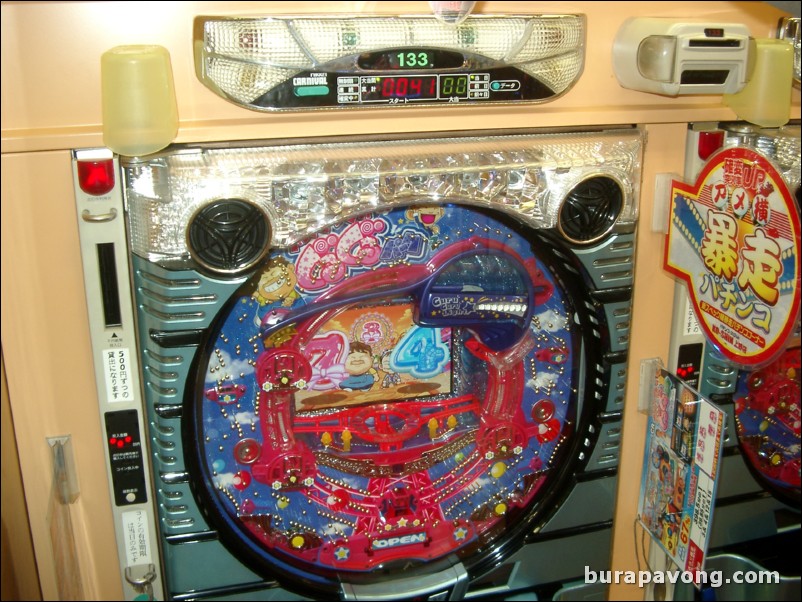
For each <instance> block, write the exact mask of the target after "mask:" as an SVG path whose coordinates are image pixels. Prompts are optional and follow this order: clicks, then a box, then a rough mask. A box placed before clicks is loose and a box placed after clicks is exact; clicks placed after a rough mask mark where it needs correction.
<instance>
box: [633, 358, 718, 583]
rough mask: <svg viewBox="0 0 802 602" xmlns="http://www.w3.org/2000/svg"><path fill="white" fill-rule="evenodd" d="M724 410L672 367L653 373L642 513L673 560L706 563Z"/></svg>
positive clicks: (693, 567) (693, 566)
mask: <svg viewBox="0 0 802 602" xmlns="http://www.w3.org/2000/svg"><path fill="white" fill-rule="evenodd" d="M723 429H724V412H723V411H721V410H720V409H719V408H718V407H717V406H716V405H714V404H712V403H710V402H709V401H707V400H706V399H704V398H702V397H700V395H699V393H697V392H696V391H695V390H694V389H692V388H691V387H690V386H688V385H687V384H686V383H684V382H683V381H682V380H680V379H679V378H678V377H676V376H675V375H673V374H670V373H669V372H667V371H665V370H663V369H658V370H657V371H656V374H655V378H654V383H653V389H652V400H651V412H650V416H649V430H648V432H647V435H646V446H645V458H644V463H643V476H642V479H641V491H640V499H639V502H638V517H639V519H640V522H641V523H642V524H643V526H644V527H645V528H646V530H647V531H648V532H649V534H650V535H651V536H652V538H653V539H654V540H655V541H656V542H657V543H658V544H659V545H660V546H661V547H662V548H663V550H665V552H666V554H668V556H669V557H670V558H671V560H672V561H673V562H674V563H675V564H676V565H677V566H678V567H680V568H681V569H683V570H686V571H699V570H702V569H703V568H704V562H705V558H706V555H707V543H708V537H709V534H710V526H711V524H712V522H713V500H714V499H715V493H716V483H717V480H718V472H719V463H720V461H721V447H722V437H723Z"/></svg>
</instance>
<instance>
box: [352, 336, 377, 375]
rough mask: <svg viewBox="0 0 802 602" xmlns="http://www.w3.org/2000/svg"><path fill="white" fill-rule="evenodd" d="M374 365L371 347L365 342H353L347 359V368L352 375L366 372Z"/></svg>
mask: <svg viewBox="0 0 802 602" xmlns="http://www.w3.org/2000/svg"><path fill="white" fill-rule="evenodd" d="M372 367H373V355H372V353H371V350H370V347H369V346H368V345H365V344H364V343H352V344H351V350H350V351H349V352H348V357H347V358H346V360H345V370H346V371H347V372H348V374H351V375H352V376H358V375H360V374H365V373H366V372H368V371H369V370H370V369H371V368H372Z"/></svg>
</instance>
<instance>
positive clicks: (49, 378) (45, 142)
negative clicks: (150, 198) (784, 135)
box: [0, 2, 799, 600]
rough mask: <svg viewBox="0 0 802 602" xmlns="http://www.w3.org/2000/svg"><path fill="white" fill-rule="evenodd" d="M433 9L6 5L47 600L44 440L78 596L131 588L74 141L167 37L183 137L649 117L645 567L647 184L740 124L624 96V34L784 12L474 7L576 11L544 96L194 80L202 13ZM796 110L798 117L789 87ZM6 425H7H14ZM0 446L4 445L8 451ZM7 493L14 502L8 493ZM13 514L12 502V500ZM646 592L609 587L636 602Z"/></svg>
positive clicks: (8, 301)
mask: <svg viewBox="0 0 802 602" xmlns="http://www.w3.org/2000/svg"><path fill="white" fill-rule="evenodd" d="M321 10H324V11H326V12H345V13H349V12H360V11H361V12H364V13H373V12H380V13H425V12H427V11H428V3H426V2H326V3H313V2H225V3H222V2H220V3H218V2H171V3H158V4H157V3H155V2H36V3H29V2H3V4H2V19H1V20H0V23H1V25H0V26H1V27H2V180H1V183H2V220H1V221H0V227H1V228H2V279H3V281H2V298H1V300H2V306H1V307H2V345H3V353H4V356H5V361H6V369H7V377H8V391H9V396H10V402H11V412H12V413H13V425H14V430H15V433H16V439H17V442H18V446H19V455H20V465H21V468H22V476H23V483H24V491H25V498H26V501H27V508H28V512H29V515H30V519H31V534H32V540H33V546H34V550H35V556H36V562H37V564H38V570H39V575H40V579H41V590H42V594H43V597H44V598H45V599H56V597H57V585H56V577H55V569H54V563H53V557H52V552H51V544H50V533H49V527H48V521H47V501H48V499H49V495H50V491H49V488H50V479H49V476H48V475H49V471H50V467H51V460H50V450H49V447H48V445H47V443H46V438H47V437H53V436H60V435H66V434H70V435H72V437H73V445H74V452H75V460H76V466H77V471H78V481H79V485H80V490H81V494H80V497H79V498H78V500H77V502H76V503H75V504H74V505H73V507H72V508H71V510H72V518H73V523H74V525H75V536H76V547H77V551H78V560H79V563H80V567H81V577H82V581H83V586H84V591H85V593H86V595H87V597H88V598H89V599H103V600H115V599H119V597H120V595H121V586H120V576H119V570H118V568H117V566H118V565H117V558H116V547H115V544H114V542H113V541H112V537H113V529H112V519H111V505H110V501H109V493H108V487H107V483H106V481H105V477H104V475H105V467H104V460H103V457H104V456H103V437H102V432H101V428H100V419H99V416H98V412H97V401H96V393H95V387H94V378H93V371H92V366H91V353H90V343H89V333H88V324H87V318H86V304H85V300H84V296H83V289H82V273H81V264H80V253H79V247H78V231H77V219H76V215H75V209H74V199H73V194H72V187H71V186H72V184H71V177H70V163H69V161H70V156H69V152H67V151H68V149H71V148H79V147H87V146H100V145H102V142H103V141H102V136H101V128H100V123H101V116H100V77H99V59H100V55H101V54H102V52H104V51H106V50H108V49H109V48H111V47H113V46H116V45H120V44H138V43H156V44H160V45H163V46H165V47H166V48H168V50H169V51H170V53H171V56H172V62H173V70H174V73H175V79H176V88H177V95H178V104H179V116H180V131H179V134H178V141H182V142H189V141H208V140H220V139H255V138H279V137H302V136H312V135H314V136H321V135H337V134H362V133H394V132H417V131H420V132H427V131H447V130H463V129H504V128H533V127H556V126H575V125H579V126H583V125H595V124H619V123H620V124H626V123H637V124H643V125H645V127H646V130H647V132H648V135H649V139H648V144H647V151H646V158H645V165H644V180H643V186H642V191H643V194H642V197H641V228H640V233H639V237H638V257H637V266H636V285H635V286H636V293H635V304H634V319H633V324H632V345H631V359H630V369H629V373H630V375H632V376H631V378H630V385H629V390H628V392H627V409H626V412H625V427H624V440H623V450H622V463H621V469H620V473H621V475H622V478H621V479H620V489H619V497H618V500H619V501H618V508H617V516H616V530H615V541H614V544H615V545H614V554H613V561H614V567H613V568H614V569H618V570H635V569H636V568H637V564H636V558H635V550H634V545H633V542H634V536H633V522H634V519H635V506H636V502H637V492H638V486H639V475H640V467H641V458H642V446H643V436H644V432H643V431H644V425H645V419H644V417H643V416H642V415H640V414H638V413H637V410H636V405H637V374H638V372H639V363H640V360H641V359H642V358H648V357H655V356H659V357H663V358H664V359H666V353H667V349H668V328H669V324H668V316H669V315H670V311H671V307H670V303H671V298H672V294H671V293H672V291H673V280H671V278H670V277H668V276H667V275H666V274H665V273H663V271H662V270H661V269H660V265H661V253H662V240H663V239H662V236H661V235H659V234H655V233H653V232H651V231H650V228H649V226H650V224H651V212H652V204H653V199H652V188H653V176H654V174H655V173H660V172H671V171H674V172H681V171H682V155H683V149H684V137H685V128H686V125H685V124H687V122H689V121H713V120H719V119H723V120H730V119H734V118H735V117H736V116H735V115H734V114H733V113H732V112H731V111H730V110H729V109H727V108H725V107H724V106H723V105H722V104H721V97H718V96H695V97H683V98H674V99H672V98H664V97H660V96H655V95H650V94H645V93H640V92H635V91H631V90H623V89H621V88H620V87H619V86H618V84H617V82H616V80H615V77H614V75H613V72H612V69H611V64H610V53H611V47H612V39H613V37H614V35H615V32H616V30H617V29H618V27H619V25H620V23H621V22H622V21H623V19H624V18H626V17H627V16H630V15H632V14H635V13H637V14H641V15H648V16H675V17H678V18H688V17H697V18H707V19H711V20H717V21H733V22H742V23H745V24H746V25H748V26H749V27H750V30H751V32H752V34H753V35H755V36H758V37H770V36H772V35H773V30H774V27H775V24H776V22H777V19H778V17H779V16H780V13H779V12H778V11H776V10H775V9H773V8H771V7H769V6H768V5H766V4H765V3H762V2H640V3H637V4H636V3H629V2H627V3H624V2H604V3H602V2H480V3H479V10H481V11H483V12H486V13H516V12H535V13H537V12H546V13H553V12H561V11H563V12H582V13H585V14H587V16H588V48H587V59H586V65H585V71H584V74H583V76H582V78H581V80H580V81H579V83H578V84H577V85H576V86H575V87H574V88H573V89H572V90H570V91H569V92H568V93H567V94H566V95H565V96H564V97H562V98H560V99H558V100H556V101H554V102H552V103H548V104H543V105H520V106H505V107H501V108H499V107H470V108H467V107H460V108H459V109H458V110H449V109H448V108H445V107H436V108H413V109H404V110H400V111H394V110H392V109H389V108H387V109H369V110H363V111H354V112H343V111H341V112H337V113H336V114H335V113H331V112H325V111H323V112H316V113H314V114H310V113H281V114H262V113H252V112H248V111H245V110H244V109H240V108H237V107H235V106H233V105H231V104H229V103H227V102H226V101H224V100H222V99H220V98H217V97H216V96H214V95H213V94H212V93H211V92H209V91H208V90H207V89H206V88H204V87H203V86H202V85H201V84H200V83H199V82H198V81H197V80H196V78H195V75H194V68H193V64H192V54H191V50H192V48H191V34H192V19H193V18H194V16H196V15H200V14H237V13H266V12H268V11H271V12H274V13H283V14H298V13H305V12H310V11H321ZM793 94H794V107H793V109H792V111H793V113H794V114H795V115H796V114H798V112H799V92H798V91H796V90H795V91H794V93H793ZM4 424H5V418H4ZM4 449H5V448H4ZM4 499H5V498H4ZM4 510H5V503H4ZM642 594H643V592H642V591H640V590H638V589H637V588H635V587H634V586H619V587H616V588H614V589H613V591H612V592H611V597H613V598H619V599H640V598H641V597H642Z"/></svg>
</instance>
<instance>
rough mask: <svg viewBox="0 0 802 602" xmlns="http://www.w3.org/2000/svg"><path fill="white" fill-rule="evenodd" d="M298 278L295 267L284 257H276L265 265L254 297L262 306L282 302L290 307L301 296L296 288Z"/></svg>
mask: <svg viewBox="0 0 802 602" xmlns="http://www.w3.org/2000/svg"><path fill="white" fill-rule="evenodd" d="M296 284H298V278H297V277H296V275H295V269H294V267H293V266H292V264H290V263H289V262H288V261H287V260H286V259H284V258H283V257H274V258H273V259H271V260H270V261H269V262H268V263H267V265H266V266H265V269H264V271H263V272H262V275H261V276H260V277H259V284H258V285H257V287H256V291H255V292H254V293H253V298H254V299H255V300H256V301H257V302H258V303H259V305H260V306H265V305H271V304H273V303H279V302H280V303H281V304H282V305H283V306H284V307H289V306H290V305H292V304H293V302H294V301H295V300H296V299H297V298H298V297H299V294H298V292H297V291H296V290H295V285H296Z"/></svg>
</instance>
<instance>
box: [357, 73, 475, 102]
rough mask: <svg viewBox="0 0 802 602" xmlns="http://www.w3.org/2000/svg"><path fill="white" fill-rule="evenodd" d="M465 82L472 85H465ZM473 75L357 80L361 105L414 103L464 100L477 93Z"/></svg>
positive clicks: (369, 77) (390, 77) (412, 76)
mask: <svg viewBox="0 0 802 602" xmlns="http://www.w3.org/2000/svg"><path fill="white" fill-rule="evenodd" d="M469 78H476V81H475V82H473V85H472V84H471V82H469ZM481 83H482V82H481V78H480V77H478V76H477V75H471V76H468V75H441V74H438V75H377V76H367V77H366V76H363V77H360V78H359V94H360V100H361V102H386V103H390V104H394V103H399V102H415V101H425V100H439V99H444V100H447V99H451V98H454V99H467V98H469V96H470V94H469V93H470V92H479V91H481V89H486V88H487V86H482V85H481Z"/></svg>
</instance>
